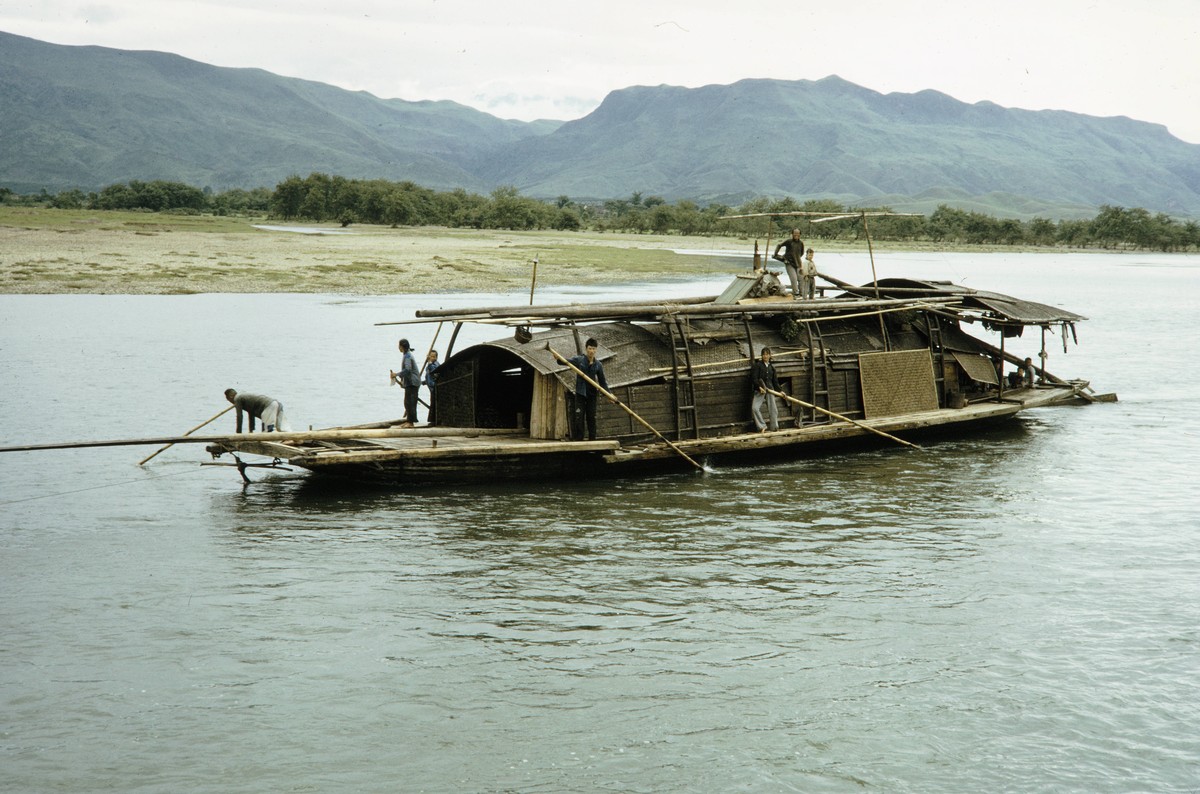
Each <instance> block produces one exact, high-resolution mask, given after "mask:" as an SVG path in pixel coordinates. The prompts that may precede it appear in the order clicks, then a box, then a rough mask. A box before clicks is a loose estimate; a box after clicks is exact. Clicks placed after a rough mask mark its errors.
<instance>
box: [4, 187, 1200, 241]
mask: <svg viewBox="0 0 1200 794" xmlns="http://www.w3.org/2000/svg"><path fill="white" fill-rule="evenodd" d="M0 203H7V204H30V205H41V206H50V207H58V208H63V209H97V210H145V211H156V212H175V213H192V214H198V213H212V214H216V215H267V216H270V217H274V218H278V219H281V220H285V221H309V222H317V223H329V222H334V223H340V224H342V225H345V226H348V225H350V224H354V223H365V224H381V225H387V226H446V227H452V228H475V229H514V230H537V229H554V230H559V231H577V230H590V231H599V232H607V231H613V232H631V233H655V234H680V235H737V236H742V235H745V236H761V235H763V234H764V233H765V232H766V230H767V221H766V220H765V219H763V218H752V219H743V220H722V217H723V216H728V215H746V214H756V213H787V212H822V213H829V214H842V213H845V214H847V215H854V214H856V213H858V212H860V211H862V210H866V211H868V212H870V211H876V210H878V211H886V210H888V208H887V207H877V208H869V209H868V208H862V207H847V206H845V205H843V204H841V203H839V202H836V201H830V200H825V199H818V200H811V201H805V202H798V201H796V200H795V199H792V198H784V199H768V198H756V199H752V200H750V201H747V202H745V203H743V204H741V205H738V206H729V205H726V204H721V203H716V202H714V203H709V204H706V205H703V206H701V205H700V204H698V203H696V202H694V201H689V200H686V199H684V200H680V201H676V202H668V201H666V200H665V199H663V198H662V197H661V196H653V195H644V194H643V193H640V192H636V193H633V194H632V195H631V196H630V197H629V198H625V199H608V200H602V201H576V200H573V199H571V198H569V197H568V196H559V197H558V198H556V199H553V200H549V201H547V200H542V199H536V198H531V197H528V196H523V195H521V193H520V192H519V191H518V190H517V189H516V188H514V187H511V186H509V187H500V188H497V189H496V190H493V191H492V192H491V193H490V194H488V195H481V194H478V193H471V192H468V191H466V190H463V189H461V188H459V189H455V190H449V191H435V190H432V189H430V188H426V187H422V186H420V185H417V184H414V183H413V182H408V181H404V182H391V181H388V180H383V179H348V178H346V177H341V176H331V175H329V174H322V173H313V174H309V175H308V176H307V177H300V176H298V175H295V176H290V177H288V178H287V179H285V180H283V181H282V182H280V183H279V184H278V185H276V186H275V188H274V190H271V189H268V188H265V187H260V188H254V189H253V190H243V189H240V188H235V189H232V190H227V191H223V192H213V191H211V190H209V189H207V188H205V189H200V188H196V187H192V186H190V185H185V184H182V183H178V182H167V181H150V182H141V181H137V180H134V181H131V182H128V183H124V184H117V185H109V186H108V187H106V188H104V189H103V190H100V191H98V192H94V193H84V192H83V191H80V190H67V191H62V192H60V193H58V194H55V195H50V194H49V193H47V192H46V191H42V192H41V193H39V194H34V195H24V196H22V195H17V194H16V193H14V192H13V191H12V190H9V189H8V188H3V187H0ZM868 223H869V226H870V234H871V237H872V239H875V240H881V241H882V240H887V241H895V242H927V243H939V244H948V245H999V246H1003V245H1010V246H1017V245H1022V246H1063V247H1072V248H1104V249H1117V248H1133V249H1146V250H1155V251H1165V252H1173V251H1196V250H1200V224H1198V223H1197V222H1196V221H1180V220H1177V219H1175V218H1172V217H1171V216H1169V215H1166V214H1165V213H1161V212H1160V213H1150V212H1149V211H1148V210H1145V209H1142V208H1137V207H1135V208H1125V207H1115V206H1109V205H1105V206H1102V207H1101V208H1100V211H1099V213H1098V214H1097V215H1096V216H1095V217H1094V218H1092V219H1090V220H1051V219H1048V218H1033V219H1032V220H1029V221H1020V220H1016V219H1013V218H996V217H993V216H991V215H987V214H984V213H981V212H974V211H968V210H962V209H956V208H954V207H950V206H947V205H945V204H943V205H941V206H939V207H938V208H937V209H936V210H935V211H934V212H933V213H932V214H930V215H928V216H923V215H916V216H904V215H896V216H883V217H871V218H869V219H868ZM793 226H796V227H799V228H801V229H802V231H803V233H804V236H805V238H806V239H815V240H826V241H831V240H843V241H854V240H860V239H862V237H863V235H864V229H863V223H862V222H861V220H860V219H858V218H856V217H851V218H846V219H843V220H838V221H832V222H828V223H820V224H810V223H807V222H806V221H805V220H804V218H803V217H799V216H798V217H796V218H778V219H776V220H774V221H773V226H772V230H773V234H779V233H780V231H781V230H782V229H784V228H791V227H793Z"/></svg>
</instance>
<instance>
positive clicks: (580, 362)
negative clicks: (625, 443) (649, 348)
mask: <svg viewBox="0 0 1200 794" xmlns="http://www.w3.org/2000/svg"><path fill="white" fill-rule="evenodd" d="M599 346H600V344H599V343H598V342H597V341H596V340H595V339H589V340H587V344H585V345H584V348H583V349H584V354H583V355H582V356H572V357H571V358H569V359H567V360H568V361H570V362H571V363H572V364H574V365H575V366H576V367H578V368H579V369H580V370H581V371H582V372H583V373H584V374H586V375H587V376H588V377H589V378H591V379H592V380H594V381H596V383H599V384H600V385H601V386H603V387H604V389H605V390H606V391H607V390H608V380H607V379H606V378H605V377H604V365H603V364H601V363H600V359H598V358H596V349H597V348H599ZM599 396H600V393H599V392H598V391H596V388H595V387H594V386H592V384H590V383H588V382H587V381H586V380H584V379H583V378H581V377H580V376H579V375H578V374H577V375H576V376H575V392H574V393H573V394H571V395H570V397H571V400H570V404H569V405H568V407H569V408H570V410H571V438H573V439H574V440H576V441H582V440H583V424H584V422H586V423H587V437H588V440H589V441H595V440H596V400H597V398H598V397H599Z"/></svg>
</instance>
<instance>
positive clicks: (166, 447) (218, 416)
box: [138, 405, 233, 466]
mask: <svg viewBox="0 0 1200 794" xmlns="http://www.w3.org/2000/svg"><path fill="white" fill-rule="evenodd" d="M232 410H233V406H232V405H229V406H227V407H226V408H225V409H224V410H223V411H221V412H220V413H219V414H217V415H216V416H214V417H213V418H212V419H209V420H208V421H205V422H201V423H200V424H198V425H196V426H195V427H193V428H192V429H191V430H189V431H187V432H186V433H184V435H185V436H190V435H191V434H192V433H195V432H196V431H197V430H199V429H200V428H202V427H204V426H205V425H208V424H212V423H213V422H215V421H217V420H218V419H220V418H221V417H222V416H224V415H225V414H227V413H229V412H230V411H232ZM173 446H175V445H174V444H167V445H166V446H165V447H163V448H162V449H160V450H158V452H151V453H150V454H149V455H147V456H146V457H144V458H142V459H141V460H139V461H138V465H139V466H144V465H146V461H148V460H150V459H151V458H153V457H154V456H155V455H157V454H158V453H159V452H166V451H167V450H168V449H170V448H171V447H173Z"/></svg>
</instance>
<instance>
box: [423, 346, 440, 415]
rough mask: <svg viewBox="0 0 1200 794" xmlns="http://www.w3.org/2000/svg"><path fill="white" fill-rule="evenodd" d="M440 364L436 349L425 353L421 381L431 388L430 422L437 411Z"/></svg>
mask: <svg viewBox="0 0 1200 794" xmlns="http://www.w3.org/2000/svg"><path fill="white" fill-rule="evenodd" d="M440 366H441V364H440V363H438V354H437V351H436V350H430V351H429V352H428V353H426V354H425V371H424V375H423V376H422V378H421V382H422V383H424V384H425V385H426V386H427V387H428V388H429V416H428V418H427V420H428V422H429V424H433V423H434V421H435V414H436V413H437V393H436V389H435V388H434V387H435V386H436V385H437V371H438V367H440Z"/></svg>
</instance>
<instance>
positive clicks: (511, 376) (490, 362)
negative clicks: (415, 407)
mask: <svg viewBox="0 0 1200 794" xmlns="http://www.w3.org/2000/svg"><path fill="white" fill-rule="evenodd" d="M534 374H535V373H534V371H533V368H532V367H531V366H529V364H527V363H526V362H525V361H523V360H522V359H521V358H519V357H518V356H516V355H514V354H513V353H511V352H510V351H508V350H504V349H501V348H495V347H486V346H484V347H479V348H477V349H475V350H473V351H471V355H469V356H465V357H460V356H455V357H453V358H452V359H451V360H449V361H447V362H446V364H444V365H443V367H442V369H441V370H439V372H438V375H439V378H438V385H437V397H436V399H437V415H438V424H439V425H441V426H446V427H489V428H513V429H517V428H528V427H529V417H530V408H531V404H532V402H533V384H534Z"/></svg>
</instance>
